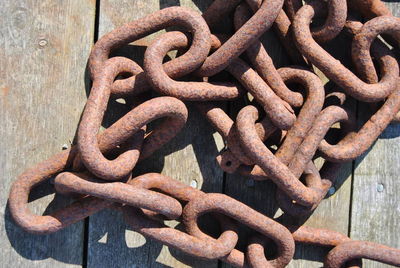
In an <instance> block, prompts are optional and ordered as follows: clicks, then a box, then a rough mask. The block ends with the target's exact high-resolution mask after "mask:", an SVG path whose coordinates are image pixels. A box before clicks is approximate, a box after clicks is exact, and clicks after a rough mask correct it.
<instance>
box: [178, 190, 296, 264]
mask: <svg viewBox="0 0 400 268" xmlns="http://www.w3.org/2000/svg"><path fill="white" fill-rule="evenodd" d="M209 212H218V213H221V214H224V215H226V216H228V217H230V218H233V219H235V220H237V221H239V222H241V223H243V224H245V225H246V226H248V227H250V228H251V229H253V230H255V231H257V232H258V233H260V234H261V235H263V236H265V237H268V238H270V239H272V240H273V241H274V242H275V244H276V245H277V247H278V257H277V258H275V259H274V260H271V261H270V262H271V264H272V265H273V266H275V267H284V266H285V265H287V264H288V263H289V262H290V260H291V259H292V257H293V254H294V241H293V240H292V239H291V234H290V232H289V231H288V230H287V229H286V228H285V227H283V226H282V225H280V224H278V223H277V222H275V221H273V220H271V219H269V218H268V217H266V216H264V215H262V214H260V213H258V212H257V211H255V210H253V209H251V208H249V207H248V206H246V205H244V204H243V203H241V202H238V201H236V200H235V199H233V198H231V197H229V196H226V195H223V194H218V193H210V194H206V195H205V196H204V197H199V198H196V199H194V200H191V201H190V202H189V203H188V204H187V205H186V206H185V207H184V210H183V222H184V224H185V226H186V228H187V231H188V233H190V234H191V235H193V236H195V237H198V238H201V239H204V238H207V237H209V236H208V235H207V234H205V233H204V232H202V231H201V230H200V228H199V227H198V225H197V219H198V218H199V217H200V216H201V215H202V214H205V213H209ZM242 254H243V253H242ZM242 254H240V253H239V252H237V251H236V250H235V251H234V252H231V255H230V256H227V257H226V259H227V260H228V261H229V260H230V259H231V258H232V261H233V260H234V261H233V262H234V263H237V262H238V260H242V259H244V255H242ZM235 255H238V256H235ZM239 255H242V256H239ZM236 259H237V260H236ZM229 262H231V261H229ZM240 262H242V261H240Z"/></svg>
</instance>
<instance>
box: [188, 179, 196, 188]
mask: <svg viewBox="0 0 400 268" xmlns="http://www.w3.org/2000/svg"><path fill="white" fill-rule="evenodd" d="M190 186H191V187H192V188H195V189H196V188H197V181H196V180H192V181H191V182H190Z"/></svg>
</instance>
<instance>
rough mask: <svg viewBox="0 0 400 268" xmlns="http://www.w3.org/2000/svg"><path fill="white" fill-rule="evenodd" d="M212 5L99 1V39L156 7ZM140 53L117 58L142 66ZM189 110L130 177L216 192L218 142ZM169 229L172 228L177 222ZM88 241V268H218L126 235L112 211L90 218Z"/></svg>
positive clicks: (139, 49) (219, 173)
mask: <svg viewBox="0 0 400 268" xmlns="http://www.w3.org/2000/svg"><path fill="white" fill-rule="evenodd" d="M211 2H212V1H211V0H207V1H196V5H194V3H193V2H192V1H189V0H185V1H179V0H177V1H175V0H170V1H153V0H152V1H146V0H136V1H112V0H102V1H101V3H100V4H101V5H100V19H99V21H100V23H99V36H100V37H101V36H102V35H103V34H105V33H106V32H108V31H110V30H112V29H114V28H115V27H117V26H120V25H122V24H124V23H127V22H129V21H132V20H134V19H138V18H141V17H143V16H144V15H146V14H149V13H151V12H154V11H156V10H159V9H160V8H165V7H168V6H172V5H182V6H189V7H193V8H196V9H203V8H204V7H206V6H208V5H209V3H211ZM149 38H150V39H151V38H154V36H151V37H149ZM143 52H144V48H143V47H137V46H131V47H130V48H129V49H127V50H126V49H125V50H121V51H120V52H118V53H122V54H124V55H127V56H129V57H131V58H133V59H135V60H136V61H137V62H138V63H140V64H141V61H142V59H143V55H142V54H143ZM127 53H128V54H127ZM132 55H133V56H132ZM188 108H189V111H190V112H189V120H188V122H189V123H188V125H187V126H186V127H185V128H184V130H183V131H182V132H181V133H180V134H179V135H178V136H177V137H176V138H175V139H174V140H173V141H171V142H170V143H169V144H168V145H166V146H165V147H164V148H163V149H161V150H160V151H159V152H157V153H156V154H155V155H153V156H152V157H151V158H150V159H148V160H146V161H144V162H143V163H140V164H138V166H137V167H136V169H135V174H137V175H138V174H144V173H147V172H161V173H162V174H165V175H168V176H170V177H172V178H175V179H178V180H180V181H183V182H185V183H187V184H190V185H192V186H195V187H197V188H198V189H202V190H204V191H206V192H221V190H222V178H223V173H222V171H221V170H220V169H219V168H218V167H217V166H216V162H215V160H214V157H215V156H216V155H217V151H218V150H220V149H221V146H222V141H221V140H220V139H218V137H217V136H216V138H214V136H213V131H212V130H211V127H210V126H209V125H208V123H207V122H206V121H205V120H204V118H202V117H201V116H200V115H199V114H198V112H197V111H196V110H195V109H193V107H192V106H191V105H188ZM111 112H113V111H111ZM168 224H170V225H171V226H175V225H176V224H177V223H176V222H169V223H168ZM178 228H179V227H178ZM88 240H89V244H88V267H108V266H116V267H187V266H193V267H205V266H209V267H217V265H218V263H217V261H214V262H204V261H198V260H193V259H192V258H187V256H183V255H182V254H181V253H180V252H178V251H176V250H173V249H168V248H167V247H166V246H163V245H161V244H160V243H158V242H155V241H153V240H150V239H145V238H144V237H143V236H141V235H140V234H138V233H136V232H133V231H131V230H130V228H129V226H127V225H126V224H125V223H124V221H123V219H122V217H121V215H120V214H119V213H118V212H115V211H111V210H107V211H103V212H101V213H99V214H97V215H94V216H91V217H90V219H89V236H88Z"/></svg>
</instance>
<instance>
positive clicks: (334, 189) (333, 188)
mask: <svg viewBox="0 0 400 268" xmlns="http://www.w3.org/2000/svg"><path fill="white" fill-rule="evenodd" d="M335 192H336V188H335V187H334V186H332V187H331V188H329V190H328V195H329V196H331V195H333V194H334V193H335Z"/></svg>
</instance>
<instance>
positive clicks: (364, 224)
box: [350, 2, 400, 268]
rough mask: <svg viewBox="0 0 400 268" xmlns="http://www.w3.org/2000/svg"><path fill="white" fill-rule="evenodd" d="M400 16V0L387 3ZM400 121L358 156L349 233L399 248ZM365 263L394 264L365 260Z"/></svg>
mask: <svg viewBox="0 0 400 268" xmlns="http://www.w3.org/2000/svg"><path fill="white" fill-rule="evenodd" d="M385 4H386V5H387V6H388V7H389V9H390V10H391V11H392V13H393V15H394V16H397V17H399V16H400V4H399V3H398V2H386V3H385ZM399 149H400V125H399V124H397V125H396V124H394V125H390V126H389V127H388V128H387V129H386V130H385V131H384V132H383V133H382V134H381V136H380V137H379V139H378V141H377V142H376V143H375V144H374V146H373V147H372V148H371V149H370V151H369V152H367V153H366V154H364V155H363V156H362V157H360V158H359V159H358V160H357V165H358V167H357V168H356V169H355V171H354V184H353V199H352V213H351V229H350V236H351V238H353V239H358V240H369V241H374V242H377V243H381V244H385V245H388V246H391V247H395V248H400V234H399V232H398V227H399V225H400V217H399V215H400V197H399V195H398V193H399V192H400V186H399V184H398V183H397V181H398V178H399V176H400V171H399V166H400V156H399ZM363 267H367V268H372V267H392V266H388V265H384V264H381V263H377V262H373V261H369V260H364V262H363Z"/></svg>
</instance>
